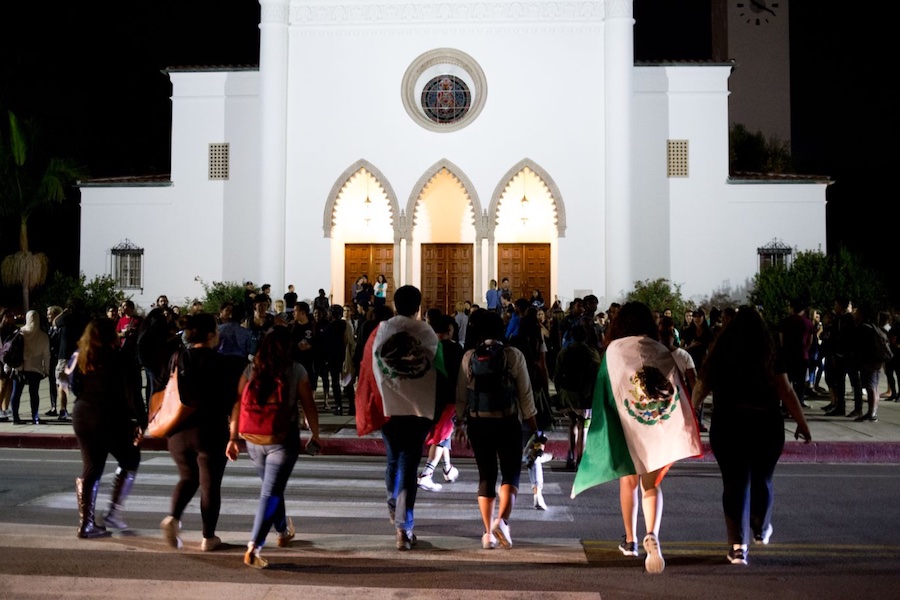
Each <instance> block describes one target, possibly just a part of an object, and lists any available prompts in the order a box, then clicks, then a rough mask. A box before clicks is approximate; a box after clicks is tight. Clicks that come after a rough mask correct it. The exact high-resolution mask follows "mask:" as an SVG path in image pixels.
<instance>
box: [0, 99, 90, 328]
mask: <svg viewBox="0 0 900 600" xmlns="http://www.w3.org/2000/svg"><path fill="white" fill-rule="evenodd" d="M6 112H7V115H8V128H6V131H4V128H3V127H0V216H3V217H18V218H19V251H18V252H16V253H15V254H11V255H9V256H7V257H6V258H4V259H3V262H2V263H0V277H2V279H3V283H4V284H5V285H21V286H22V306H23V310H25V311H27V310H28V295H29V293H30V292H31V290H33V289H34V288H36V287H37V286H39V285H42V284H43V283H44V281H45V280H46V279H47V255H46V254H44V253H43V252H38V253H32V252H31V250H30V249H29V247H28V219H29V218H30V217H31V215H32V214H33V213H34V211H35V210H37V209H38V208H41V207H43V206H49V205H52V204H61V203H62V202H63V201H64V200H65V198H66V188H67V187H68V186H70V185H72V184H73V183H74V182H75V181H77V180H78V179H79V178H80V177H82V176H83V172H82V169H80V168H79V167H77V166H76V165H75V163H74V162H73V161H71V160H69V159H64V158H49V159H46V161H42V160H41V158H40V156H39V155H37V154H36V150H38V149H39V147H38V145H37V144H36V143H35V142H36V140H35V135H34V127H32V126H31V124H30V123H28V122H23V123H20V121H19V119H18V118H17V117H16V115H15V114H14V113H13V112H12V111H6ZM0 125H2V123H0Z"/></svg>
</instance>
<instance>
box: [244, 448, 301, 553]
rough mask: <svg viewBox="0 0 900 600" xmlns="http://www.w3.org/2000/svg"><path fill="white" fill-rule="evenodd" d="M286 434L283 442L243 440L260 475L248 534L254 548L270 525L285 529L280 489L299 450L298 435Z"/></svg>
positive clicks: (261, 542) (283, 487) (285, 481)
mask: <svg viewBox="0 0 900 600" xmlns="http://www.w3.org/2000/svg"><path fill="white" fill-rule="evenodd" d="M288 436H289V439H290V441H288V442H286V443H284V444H266V445H259V444H254V443H252V442H247V454H249V455H250V460H252V461H253V466H254V467H256V474H257V475H259V478H260V479H262V488H261V489H260V490H259V508H257V510H256V518H255V519H254V520H253V533H252V534H251V536H250V539H251V541H253V543H254V544H256V547H257V548H260V547H262V545H263V544H265V543H266V536H267V535H269V530H270V529H272V526H273V525H274V526H275V530H276V531H278V532H283V531H284V530H285V529H287V516H286V513H285V508H284V489H285V488H286V487H287V482H288V479H289V478H290V476H291V472H292V471H293V470H294V465H295V464H296V463H297V455H298V454H299V453H300V440H299V437H298V436H293V435H291V434H288Z"/></svg>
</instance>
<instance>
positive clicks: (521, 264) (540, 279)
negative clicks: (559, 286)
mask: <svg viewBox="0 0 900 600" xmlns="http://www.w3.org/2000/svg"><path fill="white" fill-rule="evenodd" d="M497 257H498V261H497V268H498V275H499V276H498V277H497V278H496V279H497V282H498V283H499V282H501V281H502V280H503V278H504V277H508V278H509V289H510V292H511V295H512V301H513V302H515V301H516V299H517V298H528V299H530V298H531V291H532V290H534V289H535V288H536V289H539V290H540V291H541V294H542V295H543V296H544V302H545V303H546V304H547V306H549V305H550V304H552V303H553V296H552V295H551V291H550V244H498V245H497Z"/></svg>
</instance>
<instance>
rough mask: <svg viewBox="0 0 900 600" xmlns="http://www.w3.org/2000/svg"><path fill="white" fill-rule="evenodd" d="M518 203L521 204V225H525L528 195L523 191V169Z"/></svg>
mask: <svg viewBox="0 0 900 600" xmlns="http://www.w3.org/2000/svg"><path fill="white" fill-rule="evenodd" d="M520 204H521V205H522V226H523V227H524V226H525V223H527V222H528V217H526V216H525V211H526V210H528V195H527V194H526V193H525V171H524V170H523V171H522V200H520Z"/></svg>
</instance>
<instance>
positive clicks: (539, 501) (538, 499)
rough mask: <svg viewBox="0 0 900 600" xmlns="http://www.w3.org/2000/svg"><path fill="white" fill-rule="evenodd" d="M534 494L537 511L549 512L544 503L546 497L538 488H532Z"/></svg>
mask: <svg viewBox="0 0 900 600" xmlns="http://www.w3.org/2000/svg"><path fill="white" fill-rule="evenodd" d="M531 491H532V492H533V493H534V508H535V509H536V510H547V504H546V503H545V502H544V495H543V494H542V493H541V490H539V489H538V488H536V487H533V488H531Z"/></svg>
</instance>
